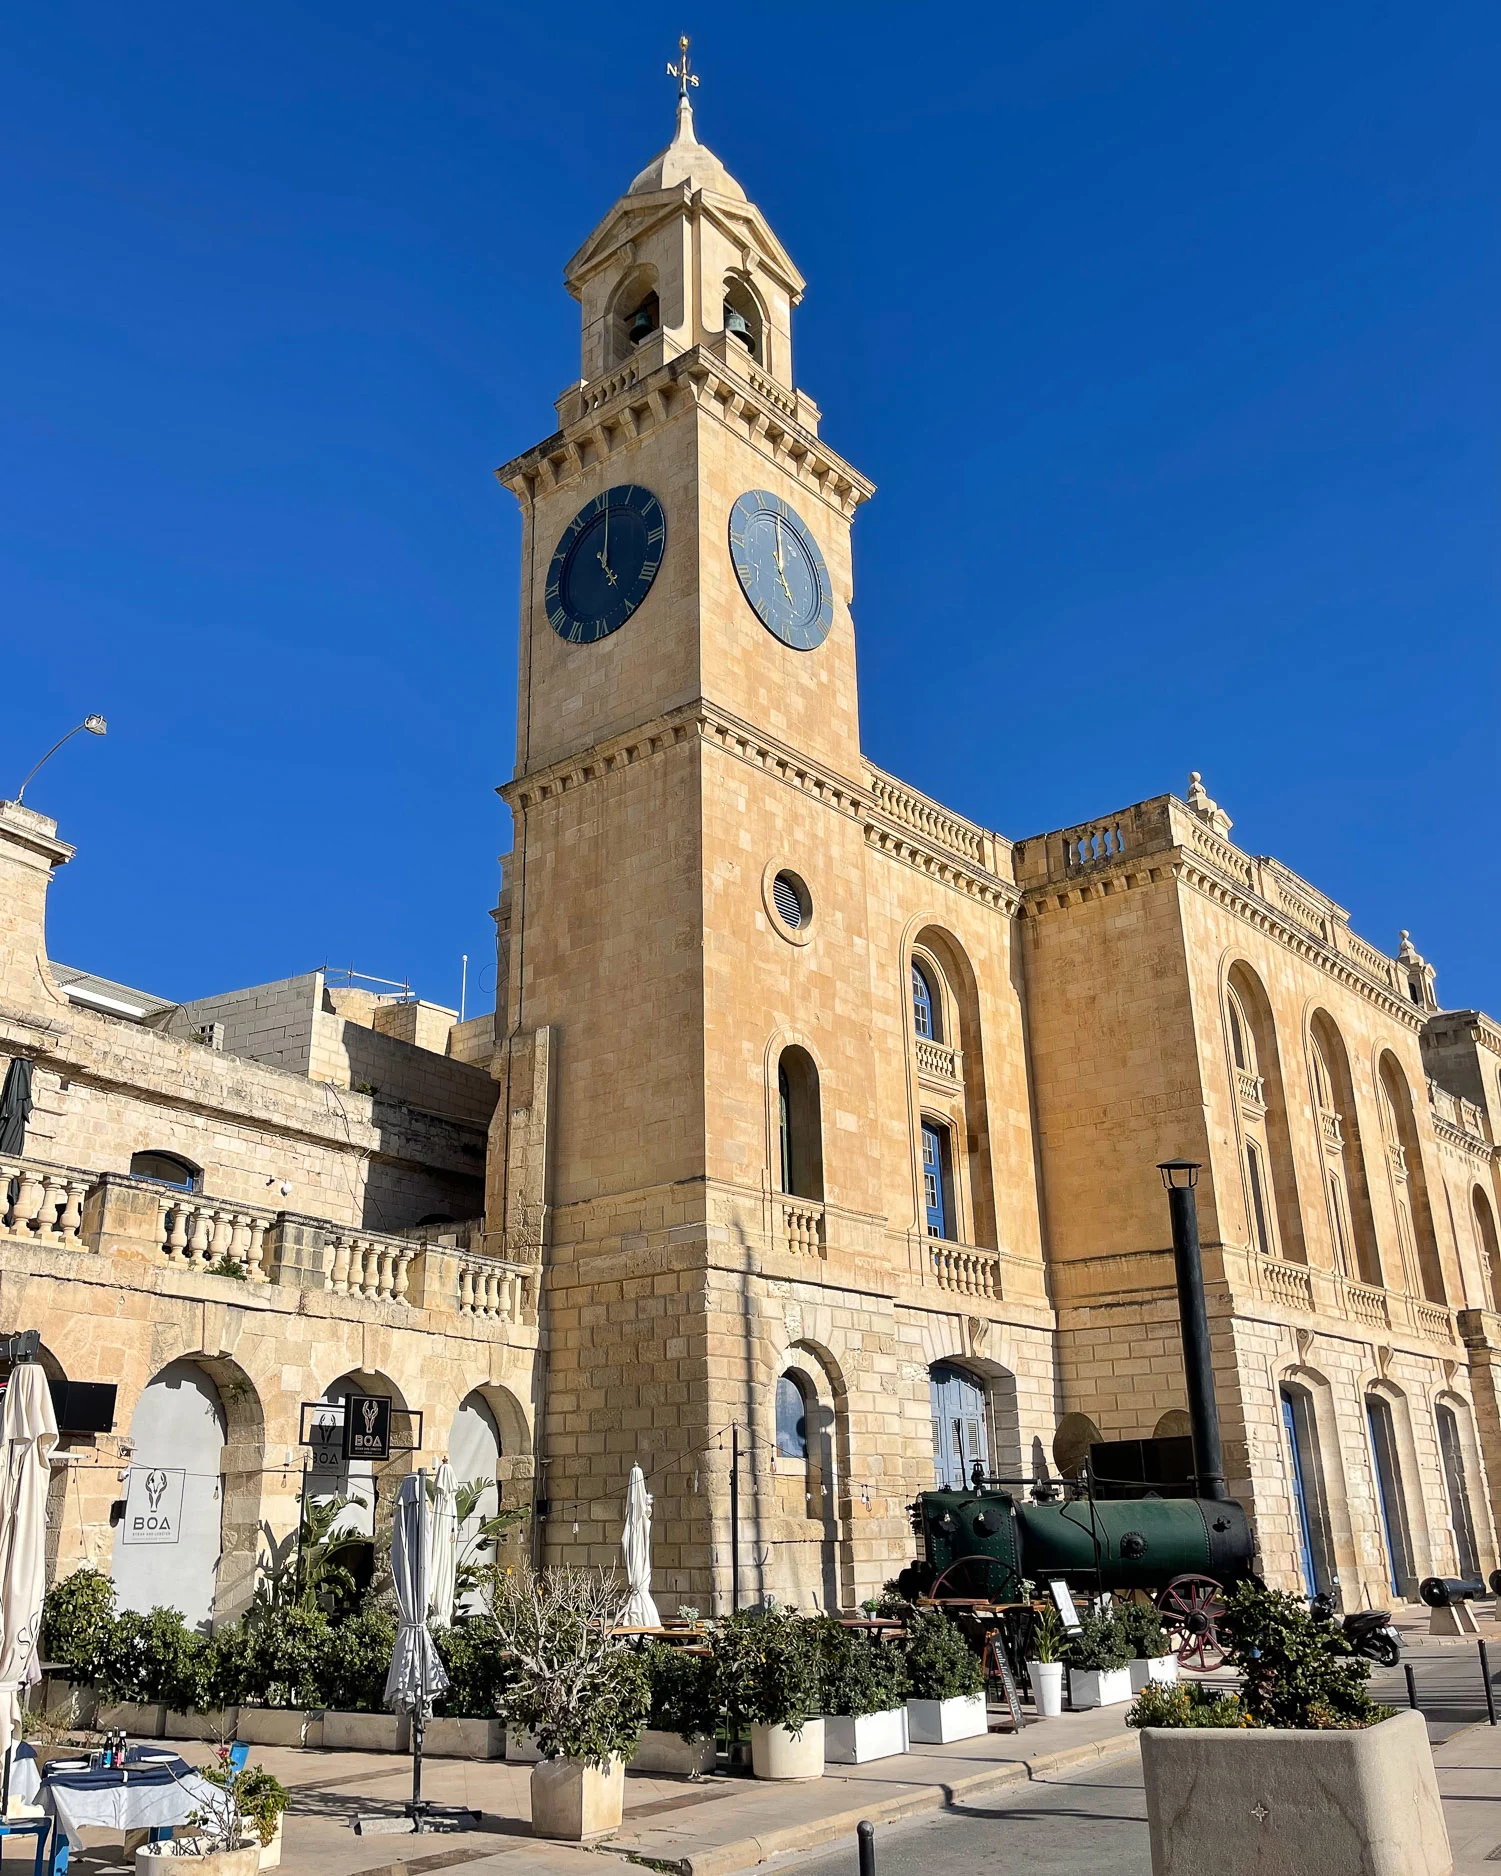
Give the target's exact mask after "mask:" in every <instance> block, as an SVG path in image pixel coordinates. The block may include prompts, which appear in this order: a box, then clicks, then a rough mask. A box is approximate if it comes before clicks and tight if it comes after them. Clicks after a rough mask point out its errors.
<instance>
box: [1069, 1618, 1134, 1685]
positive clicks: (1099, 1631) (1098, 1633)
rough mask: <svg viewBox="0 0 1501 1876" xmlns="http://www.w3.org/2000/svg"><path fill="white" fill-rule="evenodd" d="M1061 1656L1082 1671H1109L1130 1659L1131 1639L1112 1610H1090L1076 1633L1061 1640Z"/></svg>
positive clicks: (1121, 1665) (1080, 1622) (1098, 1672)
mask: <svg viewBox="0 0 1501 1876" xmlns="http://www.w3.org/2000/svg"><path fill="white" fill-rule="evenodd" d="M1063 1658H1064V1660H1065V1661H1066V1662H1067V1663H1068V1665H1069V1666H1070V1667H1071V1668H1077V1669H1079V1670H1080V1671H1081V1672H1086V1673H1095V1674H1108V1673H1110V1672H1111V1671H1112V1670H1114V1669H1118V1668H1123V1667H1124V1666H1125V1665H1126V1663H1127V1662H1128V1661H1130V1660H1131V1659H1132V1646H1131V1640H1130V1637H1129V1636H1128V1635H1127V1634H1126V1631H1125V1629H1124V1628H1123V1627H1122V1626H1121V1623H1120V1621H1119V1620H1118V1619H1117V1617H1116V1614H1115V1611H1114V1610H1113V1609H1106V1608H1097V1609H1093V1610H1091V1611H1090V1613H1089V1614H1088V1615H1086V1616H1081V1617H1080V1619H1079V1632H1078V1634H1077V1635H1070V1636H1069V1638H1068V1640H1067V1641H1066V1642H1065V1643H1064V1647H1063Z"/></svg>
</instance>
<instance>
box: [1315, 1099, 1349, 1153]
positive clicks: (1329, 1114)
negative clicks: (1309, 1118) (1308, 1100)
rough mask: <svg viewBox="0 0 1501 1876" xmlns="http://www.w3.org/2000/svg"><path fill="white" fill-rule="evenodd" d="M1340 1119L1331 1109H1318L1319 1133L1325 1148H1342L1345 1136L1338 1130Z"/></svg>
mask: <svg viewBox="0 0 1501 1876" xmlns="http://www.w3.org/2000/svg"><path fill="white" fill-rule="evenodd" d="M1341 1118H1342V1117H1341V1116H1340V1115H1338V1114H1336V1113H1334V1112H1333V1111H1332V1110H1331V1109H1329V1108H1327V1107H1321V1108H1320V1109H1319V1132H1320V1134H1321V1135H1322V1136H1323V1141H1324V1145H1325V1146H1328V1147H1343V1146H1344V1144H1345V1136H1344V1134H1343V1132H1342V1131H1341V1130H1340V1120H1341Z"/></svg>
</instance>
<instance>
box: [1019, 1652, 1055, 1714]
mask: <svg viewBox="0 0 1501 1876" xmlns="http://www.w3.org/2000/svg"><path fill="white" fill-rule="evenodd" d="M1027 1679H1028V1680H1029V1681H1031V1683H1032V1700H1033V1704H1034V1705H1035V1706H1036V1708H1037V1717H1038V1718H1039V1719H1043V1720H1056V1719H1057V1717H1058V1715H1059V1714H1060V1713H1061V1712H1062V1711H1063V1663H1062V1662H1061V1661H1029V1662H1028V1663H1027Z"/></svg>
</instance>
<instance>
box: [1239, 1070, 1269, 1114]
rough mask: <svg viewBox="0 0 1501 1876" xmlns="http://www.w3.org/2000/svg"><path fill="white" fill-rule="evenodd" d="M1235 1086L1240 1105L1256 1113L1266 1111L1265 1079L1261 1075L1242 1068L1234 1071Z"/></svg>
mask: <svg viewBox="0 0 1501 1876" xmlns="http://www.w3.org/2000/svg"><path fill="white" fill-rule="evenodd" d="M1235 1086H1236V1089H1237V1090H1238V1092H1239V1094H1240V1104H1241V1106H1242V1107H1249V1108H1251V1109H1253V1110H1254V1111H1255V1112H1256V1113H1258V1114H1264V1113H1265V1112H1266V1079H1265V1077H1264V1076H1262V1075H1253V1074H1251V1073H1249V1071H1248V1070H1246V1069H1244V1068H1237V1069H1236V1071H1235Z"/></svg>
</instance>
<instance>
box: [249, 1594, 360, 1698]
mask: <svg viewBox="0 0 1501 1876" xmlns="http://www.w3.org/2000/svg"><path fill="white" fill-rule="evenodd" d="M328 1638H329V1620H328V1617H327V1616H326V1615H324V1613H323V1611H322V1610H321V1609H300V1608H298V1607H296V1606H295V1605H287V1606H283V1607H280V1608H262V1609H260V1610H259V1611H258V1612H257V1613H256V1617H255V1620H254V1621H253V1622H248V1623H246V1624H245V1637H244V1644H243V1654H241V1655H240V1656H239V1658H238V1663H237V1665H238V1668H239V1671H240V1673H241V1674H242V1677H243V1678H242V1680H241V1692H240V1694H239V1698H240V1699H241V1700H243V1701H248V1702H250V1703H251V1704H252V1705H255V1706H266V1707H292V1708H299V1707H318V1706H322V1705H323V1687H324V1684H325V1681H326V1679H327V1671H326V1658H327V1650H328ZM388 1660H389V1657H388Z"/></svg>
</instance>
